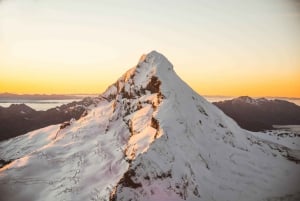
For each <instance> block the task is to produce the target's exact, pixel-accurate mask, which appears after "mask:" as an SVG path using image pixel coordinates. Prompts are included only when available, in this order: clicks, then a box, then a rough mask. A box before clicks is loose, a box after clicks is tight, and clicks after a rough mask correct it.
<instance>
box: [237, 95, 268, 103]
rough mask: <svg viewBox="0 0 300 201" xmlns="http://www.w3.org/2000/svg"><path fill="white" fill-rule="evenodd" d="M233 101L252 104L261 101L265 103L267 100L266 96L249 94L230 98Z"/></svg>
mask: <svg viewBox="0 0 300 201" xmlns="http://www.w3.org/2000/svg"><path fill="white" fill-rule="evenodd" d="M232 101H233V102H236V103H237V102H239V103H246V104H254V105H258V104H261V103H265V102H267V101H269V100H268V99H266V98H256V99H255V98H251V97H249V96H240V97H238V98H235V99H232Z"/></svg>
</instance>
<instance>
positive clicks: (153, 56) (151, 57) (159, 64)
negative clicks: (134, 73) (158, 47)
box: [138, 50, 173, 70]
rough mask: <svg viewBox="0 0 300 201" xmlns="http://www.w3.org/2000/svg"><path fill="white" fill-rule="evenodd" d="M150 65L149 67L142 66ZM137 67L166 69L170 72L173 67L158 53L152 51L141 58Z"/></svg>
mask: <svg viewBox="0 0 300 201" xmlns="http://www.w3.org/2000/svg"><path fill="white" fill-rule="evenodd" d="M143 64H150V65H143ZM138 65H143V66H144V67H148V68H149V67H150V68H157V69H161V68H162V69H167V70H172V69H173V65H172V64H171V62H170V61H169V60H168V59H167V58H166V57H165V56H164V55H163V54H160V53H159V52H157V51H155V50H153V51H151V52H150V53H148V54H144V55H142V56H141V58H140V60H139V63H138Z"/></svg>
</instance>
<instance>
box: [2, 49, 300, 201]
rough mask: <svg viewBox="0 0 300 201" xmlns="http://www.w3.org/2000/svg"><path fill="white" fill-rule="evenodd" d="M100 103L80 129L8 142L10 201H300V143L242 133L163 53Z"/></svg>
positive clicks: (5, 195) (56, 129) (57, 129)
mask: <svg viewBox="0 0 300 201" xmlns="http://www.w3.org/2000/svg"><path fill="white" fill-rule="evenodd" d="M98 99H99V103H98V105H97V106H91V107H90V108H89V111H88V114H87V115H86V116H85V117H83V118H81V119H79V120H78V121H74V120H73V121H71V122H69V123H67V124H64V125H63V126H61V125H53V126H49V127H46V128H43V129H40V130H37V131H33V132H30V133H28V134H26V135H23V136H19V137H17V138H14V139H11V140H8V141H5V142H2V143H1V144H0V159H2V161H4V163H3V164H4V165H2V168H1V169H0V195H1V198H2V199H3V200H124V201H125V200H156V201H159V200H174V201H176V200H191V201H192V200H204V201H209V200H212V201H213V200H230V201H233V200H266V201H267V200H268V201H270V200H300V186H299V184H300V164H299V162H300V153H299V152H300V147H299V144H300V143H299V142H297V143H295V144H291V143H285V145H282V144H279V143H276V142H274V141H270V140H268V139H267V138H265V139H262V138H260V136H259V135H258V134H257V133H252V132H248V131H246V130H243V129H241V128H240V127H239V126H238V125H237V124H236V123H235V122H234V121H233V120H232V119H231V118H229V117H227V116H226V115H225V114H224V113H223V112H221V111H220V110H219V109H218V108H216V107H215V106H214V105H212V104H210V103H209V102H207V101H206V100H205V99H204V98H202V97H201V96H199V95H198V94H197V93H196V92H194V91H193V90H192V89H191V88H190V87H189V86H188V85H186V84H185V83H184V82H183V81H182V80H181V79H180V78H179V77H178V76H177V75H176V73H175V72H174V70H173V66H172V64H171V63H170V62H169V61H168V60H167V59H166V58H165V57H164V56H163V55H161V54H159V53H157V52H155V51H153V52H151V53H149V54H147V55H144V56H142V57H141V59H140V61H139V63H138V64H137V66H136V67H134V68H132V69H130V70H129V71H127V72H126V73H125V74H124V75H123V76H122V77H121V78H120V79H119V80H118V81H117V82H116V83H114V84H113V85H111V86H110V87H109V88H108V89H107V91H106V92H104V93H103V94H102V95H100V96H99V98H98ZM261 134H262V135H263V133H261ZM297 139H299V138H297ZM292 145H293V146H292Z"/></svg>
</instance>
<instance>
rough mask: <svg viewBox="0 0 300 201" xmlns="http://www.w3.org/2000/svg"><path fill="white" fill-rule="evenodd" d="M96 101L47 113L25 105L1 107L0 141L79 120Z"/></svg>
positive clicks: (94, 99)
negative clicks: (73, 119)
mask: <svg viewBox="0 0 300 201" xmlns="http://www.w3.org/2000/svg"><path fill="white" fill-rule="evenodd" d="M96 100H97V98H93V99H92V98H84V99H83V100H81V101H74V102H72V103H69V104H66V105H62V106H60V107H56V108H52V109H49V110H46V111H36V110H34V109H32V108H31V107H29V106H27V105H25V104H12V105H11V106H10V107H8V108H5V107H1V106H0V141H1V140H5V139H9V138H12V137H16V136H19V135H22V134H25V133H27V132H29V131H32V130H35V129H38V128H43V127H45V126H49V125H53V124H59V123H62V122H65V121H69V120H70V119H72V118H75V119H78V118H79V117H81V116H82V115H83V114H84V113H85V111H86V109H87V107H88V106H90V105H92V104H94V103H96Z"/></svg>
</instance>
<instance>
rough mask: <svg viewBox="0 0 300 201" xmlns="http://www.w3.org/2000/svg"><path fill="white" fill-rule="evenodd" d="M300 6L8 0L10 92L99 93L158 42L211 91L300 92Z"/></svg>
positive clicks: (2, 61) (3, 77)
mask: <svg viewBox="0 0 300 201" xmlns="http://www.w3.org/2000/svg"><path fill="white" fill-rule="evenodd" d="M129 2H131V3H129ZM157 5H159V6H157ZM296 6H298V4H293V2H291V1H288V2H285V1H276V2H274V1H272V0H253V1H249V2H239V1H231V0H229V1H228V2H227V3H220V4H215V3H214V2H213V1H211V2H210V1H209V2H206V3H203V2H201V1H187V2H183V1H178V0H173V1H170V0H169V1H168V0H166V1H163V2H162V1H159V0H153V2H151V3H149V2H146V1H137V0H129V1H128V2H127V3H125V2H121V1H118V2H115V1H93V3H91V2H90V3H87V2H85V1H76V2H72V4H71V3H70V1H69V0H61V1H51V0H43V1H34V0H28V1H17V0H10V1H0V93H3V92H10V93H47V94H51V93H56V94H57V93H61V94H74V93H97V94H99V93H101V92H103V91H104V90H105V89H106V88H107V87H108V86H109V85H110V84H112V83H113V82H115V81H116V80H117V79H118V78H119V77H120V76H121V75H122V74H123V73H125V71H126V70H128V69H129V68H130V67H133V66H134V65H135V64H136V63H137V61H138V59H139V57H140V55H142V54H144V53H147V52H149V51H151V50H157V51H158V52H160V53H162V54H164V55H165V56H166V57H167V58H168V59H169V60H170V61H171V62H172V63H173V64H174V69H175V71H176V72H177V73H178V75H179V76H180V77H181V78H182V79H183V80H184V81H185V82H187V83H188V84H189V85H190V86H191V87H192V88H193V89H195V90H196V91H197V92H198V93H200V94H201V95H224V96H240V95H249V96H288V97H300V57H299V55H300V37H299V35H300V26H299V25H300V23H299V21H300V12H299V10H300V9H296V8H298V7H296ZM200 13H201V15H200ZM253 13H255V15H254V14H253Z"/></svg>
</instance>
